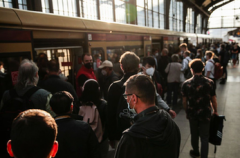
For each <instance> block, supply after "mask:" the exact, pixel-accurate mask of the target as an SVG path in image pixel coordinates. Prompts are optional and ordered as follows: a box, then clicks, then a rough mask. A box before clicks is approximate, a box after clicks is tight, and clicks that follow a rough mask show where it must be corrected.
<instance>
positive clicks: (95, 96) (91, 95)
mask: <svg viewBox="0 0 240 158" xmlns="http://www.w3.org/2000/svg"><path fill="white" fill-rule="evenodd" d="M100 100H101V93H100V87H99V84H98V82H97V81H96V80H94V79H89V80H87V81H86V82H85V83H84V84H83V87H82V96H81V101H82V103H83V104H87V103H89V102H92V103H94V104H95V105H97V104H98V103H99V101H100Z"/></svg>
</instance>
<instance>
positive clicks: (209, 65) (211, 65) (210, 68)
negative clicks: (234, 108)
mask: <svg viewBox="0 0 240 158" xmlns="http://www.w3.org/2000/svg"><path fill="white" fill-rule="evenodd" d="M213 55H214V54H213V52H212V51H206V60H207V61H206V65H205V73H204V76H206V77H207V78H210V79H211V80H212V81H213V83H214V90H216V80H215V78H214V72H215V62H214V60H213Z"/></svg>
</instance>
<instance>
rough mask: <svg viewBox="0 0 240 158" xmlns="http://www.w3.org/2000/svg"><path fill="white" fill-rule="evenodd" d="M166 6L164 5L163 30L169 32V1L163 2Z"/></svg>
mask: <svg viewBox="0 0 240 158" xmlns="http://www.w3.org/2000/svg"><path fill="white" fill-rule="evenodd" d="M165 2H166V4H165V8H166V9H165V19H164V20H165V21H164V22H165V29H168V30H169V10H170V4H171V0H165Z"/></svg>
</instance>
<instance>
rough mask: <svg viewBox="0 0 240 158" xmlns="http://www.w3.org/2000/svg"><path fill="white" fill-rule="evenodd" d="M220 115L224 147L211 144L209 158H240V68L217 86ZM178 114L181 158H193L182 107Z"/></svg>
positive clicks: (231, 71) (233, 70)
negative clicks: (223, 117) (221, 117)
mask: <svg viewBox="0 0 240 158" xmlns="http://www.w3.org/2000/svg"><path fill="white" fill-rule="evenodd" d="M216 93H217V103H218V114H219V115H225V117H226V120H227V121H225V122H224V129H223V140H222V145H221V146H218V147H217V153H216V154H214V146H213V145H211V144H209V156H208V157H209V158H240V66H238V67H236V68H233V67H232V66H230V65H229V67H228V80H227V83H226V84H225V85H220V84H217V90H216ZM173 109H174V110H176V112H177V113H178V114H177V116H176V118H175V119H174V121H175V122H176V123H177V125H178V126H179V128H180V131H181V147H180V158H191V156H190V155H189V151H190V150H191V149H192V147H191V137H190V128H189V122H188V120H187V119H186V114H185V111H184V110H183V109H182V105H181V104H179V105H178V107H174V108H173ZM113 155H114V150H113V149H110V151H109V155H108V158H113Z"/></svg>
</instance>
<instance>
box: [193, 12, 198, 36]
mask: <svg viewBox="0 0 240 158" xmlns="http://www.w3.org/2000/svg"><path fill="white" fill-rule="evenodd" d="M194 12H195V14H194V33H197V30H196V27H197V16H198V14H199V12H198V11H196V9H195V8H194Z"/></svg>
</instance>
